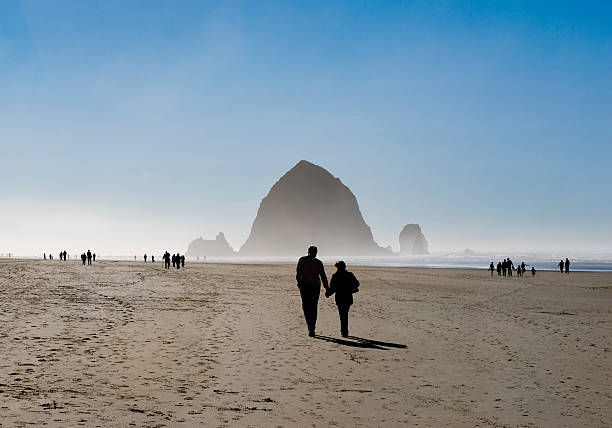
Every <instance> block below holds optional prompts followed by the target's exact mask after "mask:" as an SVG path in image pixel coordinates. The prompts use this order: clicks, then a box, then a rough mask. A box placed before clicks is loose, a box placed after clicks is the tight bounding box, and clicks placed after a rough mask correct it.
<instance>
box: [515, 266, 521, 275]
mask: <svg viewBox="0 0 612 428" xmlns="http://www.w3.org/2000/svg"><path fill="white" fill-rule="evenodd" d="M516 276H523V271H522V270H521V266H520V265H519V267H517V268H516Z"/></svg>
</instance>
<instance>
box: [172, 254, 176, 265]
mask: <svg viewBox="0 0 612 428" xmlns="http://www.w3.org/2000/svg"><path fill="white" fill-rule="evenodd" d="M175 266H176V254H172V267H175Z"/></svg>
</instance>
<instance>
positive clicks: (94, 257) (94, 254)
mask: <svg viewBox="0 0 612 428" xmlns="http://www.w3.org/2000/svg"><path fill="white" fill-rule="evenodd" d="M93 259H94V262H95V261H96V253H93Z"/></svg>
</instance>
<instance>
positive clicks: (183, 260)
mask: <svg viewBox="0 0 612 428" xmlns="http://www.w3.org/2000/svg"><path fill="white" fill-rule="evenodd" d="M181 267H185V255H182V256H181Z"/></svg>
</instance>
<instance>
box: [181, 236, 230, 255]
mask: <svg viewBox="0 0 612 428" xmlns="http://www.w3.org/2000/svg"><path fill="white" fill-rule="evenodd" d="M235 255H236V252H235V251H234V250H233V248H232V247H230V244H229V243H228V242H227V240H226V239H225V235H224V234H223V232H219V234H218V235H217V237H216V238H215V239H214V240H212V239H210V240H209V239H204V238H202V237H201V236H200V237H199V238H198V239H196V240H194V241H192V242H191V243H190V244H189V247H188V248H187V256H188V257H207V256H208V257H228V256H235Z"/></svg>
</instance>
